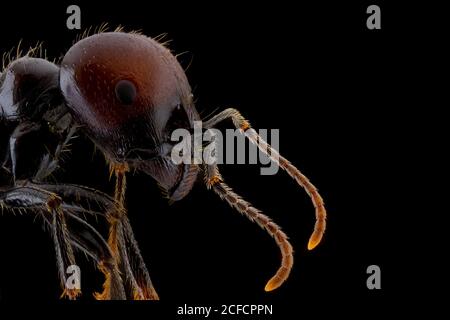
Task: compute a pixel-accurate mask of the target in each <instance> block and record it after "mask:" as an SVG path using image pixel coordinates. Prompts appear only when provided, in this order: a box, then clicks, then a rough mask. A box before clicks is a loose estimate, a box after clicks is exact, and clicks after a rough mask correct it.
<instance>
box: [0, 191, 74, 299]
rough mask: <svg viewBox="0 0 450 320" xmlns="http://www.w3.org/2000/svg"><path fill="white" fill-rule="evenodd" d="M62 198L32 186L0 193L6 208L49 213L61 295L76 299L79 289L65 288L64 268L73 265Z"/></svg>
mask: <svg viewBox="0 0 450 320" xmlns="http://www.w3.org/2000/svg"><path fill="white" fill-rule="evenodd" d="M61 203H62V199H61V198H60V197H58V196H57V195H56V194H54V193H51V192H48V191H45V190H40V189H36V188H33V187H17V188H13V189H11V190H8V191H2V192H1V193H0V204H1V206H2V208H6V209H11V208H13V209H19V211H20V209H40V210H43V211H47V212H48V213H50V214H51V230H52V238H53V242H54V245H55V251H56V261H57V267H58V275H59V279H60V282H61V283H60V285H61V288H62V290H63V296H67V297H68V298H69V299H71V300H72V299H76V297H77V296H78V295H79V294H81V291H80V290H79V289H76V288H67V286H66V281H67V279H66V270H67V267H69V266H70V265H75V257H74V255H73V250H72V246H71V244H70V240H69V232H68V230H67V224H66V222H65V218H64V214H63V212H62V210H61Z"/></svg>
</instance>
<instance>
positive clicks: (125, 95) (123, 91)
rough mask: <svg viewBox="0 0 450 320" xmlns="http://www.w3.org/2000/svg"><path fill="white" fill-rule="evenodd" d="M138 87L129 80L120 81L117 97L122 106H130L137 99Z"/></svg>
mask: <svg viewBox="0 0 450 320" xmlns="http://www.w3.org/2000/svg"><path fill="white" fill-rule="evenodd" d="M136 95H137V92H136V86H135V85H134V83H133V82H131V81H129V80H120V81H119V82H117V84H116V97H117V99H118V100H119V101H120V103H121V104H123V105H126V106H129V105H131V104H133V102H134V100H135V99H136Z"/></svg>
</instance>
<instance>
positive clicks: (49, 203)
mask: <svg viewBox="0 0 450 320" xmlns="http://www.w3.org/2000/svg"><path fill="white" fill-rule="evenodd" d="M69 190H70V191H69ZM92 190H94V189H88V188H83V187H80V186H71V185H51V184H33V183H29V184H28V185H26V186H22V187H14V188H12V189H9V190H6V191H3V190H2V191H1V192H0V206H1V207H2V209H7V210H11V211H15V210H18V211H19V212H22V211H24V210H25V211H31V212H33V213H39V214H40V216H41V217H42V218H43V220H44V221H45V222H46V223H47V225H48V226H49V227H50V229H51V230H52V235H53V239H54V242H55V249H56V256H57V264H58V274H59V276H60V279H61V285H62V288H63V290H64V293H63V295H67V296H68V297H69V298H70V299H73V298H75V297H76V296H77V295H78V294H80V291H79V290H77V289H68V288H66V286H65V284H66V278H65V271H66V270H67V269H66V268H67V267H68V266H69V265H74V264H75V261H74V258H73V250H72V246H73V247H74V248H76V249H78V250H80V251H82V252H84V253H85V254H86V255H87V256H90V257H91V258H93V259H94V261H95V262H97V265H98V266H99V268H100V270H101V271H103V272H105V273H106V272H108V273H109V274H112V275H113V281H112V285H111V299H125V298H126V297H125V291H124V289H123V285H122V281H121V278H120V273H119V270H118V268H117V265H116V263H115V260H114V258H113V256H112V253H111V251H110V249H109V247H108V244H107V243H106V241H105V240H104V239H103V237H102V236H101V235H100V234H99V233H98V232H97V231H96V230H95V229H94V228H93V227H92V226H91V225H90V224H88V223H87V222H86V221H84V220H83V219H82V218H80V217H79V216H80V215H85V214H95V215H97V214H100V215H101V214H103V212H104V211H103V210H102V206H109V207H113V206H115V203H114V201H113V200H112V199H110V198H109V197H108V196H106V195H104V194H101V193H100V192H96V193H94V192H93V191H92ZM59 191H64V192H61V194H59V195H56V192H59ZM70 197H74V199H75V198H77V199H81V198H83V199H84V200H95V202H96V203H98V204H99V207H100V211H96V210H92V209H85V208H84V207H81V206H79V205H78V203H79V201H76V202H74V203H77V204H70V203H69V202H68V201H69V200H72V199H69V198H70ZM49 212H50V213H51V215H48V213H49Z"/></svg>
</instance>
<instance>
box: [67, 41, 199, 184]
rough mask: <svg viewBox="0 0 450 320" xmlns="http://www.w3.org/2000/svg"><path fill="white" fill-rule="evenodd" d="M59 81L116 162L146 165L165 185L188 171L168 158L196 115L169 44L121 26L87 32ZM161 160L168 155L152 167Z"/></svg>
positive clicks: (72, 50)
mask: <svg viewBox="0 0 450 320" xmlns="http://www.w3.org/2000/svg"><path fill="white" fill-rule="evenodd" d="M60 86H61V90H62V93H63V95H64V97H65V100H66V102H67V105H68V107H69V109H70V110H71V113H72V115H73V116H74V117H75V119H76V121H77V122H78V123H79V124H80V125H82V126H83V127H84V130H85V131H86V133H87V134H88V135H89V136H90V138H91V139H92V140H93V141H94V142H95V143H96V144H97V146H98V147H99V148H100V149H101V150H102V151H103V152H104V154H105V156H106V157H107V159H108V160H109V161H110V162H112V163H123V162H126V163H128V164H131V165H132V166H134V167H135V168H138V169H142V170H145V171H147V172H148V173H149V174H150V175H152V176H154V177H155V178H156V179H157V180H158V181H159V182H160V183H161V184H162V185H163V186H167V187H171V186H173V185H174V184H175V183H176V182H177V180H178V179H179V177H180V176H182V169H181V167H180V166H176V165H174V164H172V163H170V164H168V163H167V162H168V161H167V159H168V157H170V151H171V147H172V144H171V142H170V135H171V133H172V131H173V130H174V129H177V128H186V129H189V128H192V126H193V121H195V120H197V119H198V114H197V112H196V110H195V108H194V104H193V101H192V94H191V88H190V86H189V83H188V80H187V78H186V75H185V73H184V71H183V69H182V67H181V66H180V64H179V63H178V61H177V60H176V58H175V57H174V56H173V55H172V54H171V53H170V51H169V50H168V49H167V48H165V47H164V46H163V45H161V44H159V43H158V42H157V41H155V40H152V39H151V38H148V37H146V36H143V35H139V34H134V33H122V32H109V33H101V34H96V35H93V36H90V37H88V38H85V39H82V40H81V41H79V42H77V43H76V44H75V45H73V46H72V48H70V50H69V51H68V52H67V54H66V55H65V57H64V59H63V61H62V64H61V71H60ZM155 159H159V162H161V159H163V161H162V162H163V164H162V165H161V168H158V169H156V168H154V166H156V165H153V164H152V163H154V162H155ZM167 167H168V169H167ZM161 170H163V171H167V172H162V173H161ZM158 175H161V176H162V177H163V178H159V177H158Z"/></svg>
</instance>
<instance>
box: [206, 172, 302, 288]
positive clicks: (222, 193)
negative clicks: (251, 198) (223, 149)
mask: <svg viewBox="0 0 450 320" xmlns="http://www.w3.org/2000/svg"><path fill="white" fill-rule="evenodd" d="M204 169H205V183H206V186H207V188H208V189H213V190H214V191H215V193H217V194H218V195H219V197H220V198H221V199H222V200H225V201H226V202H228V204H229V205H230V206H231V207H233V208H234V209H236V210H237V211H238V212H239V213H241V214H243V215H244V216H246V217H247V218H248V219H250V220H251V221H254V222H256V223H257V224H258V225H259V226H260V227H261V228H263V229H265V230H266V231H267V232H268V233H269V235H271V236H272V237H273V238H274V239H275V241H276V243H277V245H278V247H279V248H280V251H281V257H282V260H281V266H280V268H279V269H278V271H277V272H276V274H275V275H274V276H273V277H272V278H271V279H270V280H269V281H268V282H267V284H266V286H265V291H272V290H275V289H276V288H278V287H279V286H281V285H282V284H283V282H284V281H285V280H286V279H287V278H288V276H289V273H290V272H291V269H292V265H293V263H294V256H293V249H292V246H291V244H290V243H289V240H288V236H287V235H286V234H285V233H284V232H283V231H282V230H281V228H280V227H279V226H278V225H277V224H275V223H274V222H273V221H272V220H271V219H270V218H269V217H268V216H266V215H264V214H263V213H262V212H261V211H259V210H258V209H256V208H254V207H253V206H252V205H251V204H250V203H249V202H247V201H245V200H244V199H242V198H241V197H240V196H239V195H237V194H236V193H234V191H233V190H232V189H231V188H230V187H229V186H228V185H227V184H225V183H224V182H223V179H222V176H221V175H220V172H219V169H218V167H217V165H204Z"/></svg>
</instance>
